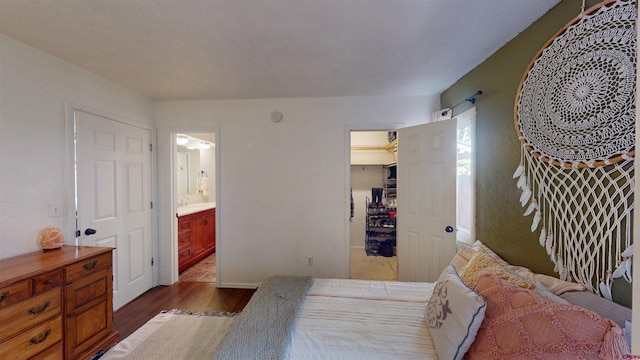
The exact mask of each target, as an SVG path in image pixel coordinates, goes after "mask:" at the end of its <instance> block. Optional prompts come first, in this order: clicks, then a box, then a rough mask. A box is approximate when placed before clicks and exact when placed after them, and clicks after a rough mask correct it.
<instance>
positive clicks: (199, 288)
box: [113, 282, 255, 340]
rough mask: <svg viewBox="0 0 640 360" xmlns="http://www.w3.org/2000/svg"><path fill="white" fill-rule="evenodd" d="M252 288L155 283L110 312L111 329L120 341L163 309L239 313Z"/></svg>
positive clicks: (249, 296)
mask: <svg viewBox="0 0 640 360" xmlns="http://www.w3.org/2000/svg"><path fill="white" fill-rule="evenodd" d="M254 292H255V290H254V289H218V288H216V285H215V283H206V282H177V283H175V284H173V285H171V286H156V287H154V288H152V289H150V290H148V291H147V292H145V293H144V294H142V295H140V296H139V297H137V298H136V299H135V300H133V301H132V302H130V303H128V304H126V305H124V306H123V307H121V308H120V309H118V311H116V312H114V313H113V328H114V330H116V331H118V332H119V333H120V339H119V340H123V339H124V338H126V337H127V336H129V335H130V334H131V333H133V332H134V331H135V330H136V329H138V328H139V327H140V326H142V325H144V323H146V322H147V321H149V320H150V319H151V318H153V317H154V316H156V315H157V314H158V313H160V311H162V310H171V309H184V310H191V311H227V312H240V311H242V309H244V307H245V305H247V303H248V302H249V299H251V296H252V295H253V293H254Z"/></svg>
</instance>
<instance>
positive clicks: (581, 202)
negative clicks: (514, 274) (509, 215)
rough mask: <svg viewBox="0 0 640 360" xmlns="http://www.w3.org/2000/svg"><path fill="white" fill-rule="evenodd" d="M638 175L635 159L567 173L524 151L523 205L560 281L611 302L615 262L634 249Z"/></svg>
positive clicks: (521, 169)
mask: <svg viewBox="0 0 640 360" xmlns="http://www.w3.org/2000/svg"><path fill="white" fill-rule="evenodd" d="M633 174H634V167H633V159H626V160H624V161H620V162H617V163H614V164H610V165H607V166H598V167H593V168H577V167H573V168H564V169H563V168H560V167H557V166H554V165H552V164H550V163H549V162H546V161H539V159H537V158H536V157H535V156H534V155H532V154H531V153H530V152H528V151H526V150H523V151H522V161H521V164H520V165H519V166H518V168H517V169H516V171H515V172H514V174H513V177H514V178H517V179H518V181H517V186H518V188H519V189H520V190H521V191H522V193H521V196H520V205H522V207H523V208H524V209H525V210H524V213H523V215H524V216H531V215H532V214H533V217H532V221H531V232H536V231H537V230H538V229H539V230H540V236H539V238H538V240H539V243H540V246H542V247H543V248H544V249H545V251H546V252H547V255H549V257H550V259H551V261H552V262H553V264H554V271H555V272H556V273H558V274H559V277H560V279H562V280H566V281H574V282H578V283H580V284H582V285H584V286H585V287H586V288H587V289H589V290H591V291H593V292H600V293H601V294H602V295H603V296H605V297H609V298H610V281H611V278H612V273H613V269H614V268H615V267H616V266H617V265H618V264H617V263H614V262H615V261H616V259H620V258H622V257H624V255H623V251H622V250H623V249H626V248H628V247H629V246H630V245H631V244H630V242H631V223H632V217H631V215H632V210H633V184H634V183H633V176H634V175H633ZM549 184H553V185H554V186H547V185H549ZM543 214H544V215H543ZM629 264H630V262H629ZM625 266H626V265H625ZM625 269H626V267H625ZM629 269H630V265H629ZM600 282H601V283H603V284H604V285H603V286H600V284H599V283H600ZM607 289H609V290H607Z"/></svg>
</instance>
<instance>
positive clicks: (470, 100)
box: [442, 90, 482, 116]
mask: <svg viewBox="0 0 640 360" xmlns="http://www.w3.org/2000/svg"><path fill="white" fill-rule="evenodd" d="M480 95H482V90H478V92H476V93H475V94H473V95H471V96H469V97H468V98H466V99H464V100H462V101H460V102H459V103H457V104H455V105H453V106H452V107H450V108H446V109H445V110H444V111H443V112H442V116H447V114H448V113H449V111H451V110H453V109H454V108H456V107H457V106H459V105H462V104H464V103H465V102H466V101H468V102H470V103H471V105H474V104H475V103H476V96H480Z"/></svg>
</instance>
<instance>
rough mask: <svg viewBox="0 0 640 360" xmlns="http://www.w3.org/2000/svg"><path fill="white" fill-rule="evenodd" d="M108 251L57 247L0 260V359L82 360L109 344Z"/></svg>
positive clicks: (110, 290)
mask: <svg viewBox="0 0 640 360" xmlns="http://www.w3.org/2000/svg"><path fill="white" fill-rule="evenodd" d="M112 250H113V249H112V248H101V247H89V246H78V247H76V246H63V247H62V248H61V249H55V250H45V251H38V252H34V253H29V254H25V255H20V256H16V257H13V258H9V259H4V260H0V324H1V325H0V349H2V350H0V351H1V355H0V357H2V358H3V359H52V360H53V359H88V358H90V357H91V356H93V355H94V354H95V353H97V352H98V351H100V350H106V349H108V348H109V347H110V346H112V345H113V344H114V343H115V342H116V339H117V337H118V333H117V332H115V331H113V285H112V283H113V276H112V255H111V252H112Z"/></svg>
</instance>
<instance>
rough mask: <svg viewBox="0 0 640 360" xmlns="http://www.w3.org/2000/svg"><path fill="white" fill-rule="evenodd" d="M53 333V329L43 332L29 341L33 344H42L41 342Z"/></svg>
mask: <svg viewBox="0 0 640 360" xmlns="http://www.w3.org/2000/svg"><path fill="white" fill-rule="evenodd" d="M50 334H51V329H49V330H47V331H45V332H43V333H42V334H40V335H38V336H35V337H32V338H31V340H29V342H30V343H31V345H37V344H40V343H41V342H43V341H45V340H46V339H47V338H48V337H49V335H50Z"/></svg>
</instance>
